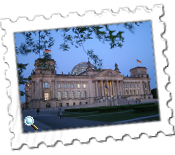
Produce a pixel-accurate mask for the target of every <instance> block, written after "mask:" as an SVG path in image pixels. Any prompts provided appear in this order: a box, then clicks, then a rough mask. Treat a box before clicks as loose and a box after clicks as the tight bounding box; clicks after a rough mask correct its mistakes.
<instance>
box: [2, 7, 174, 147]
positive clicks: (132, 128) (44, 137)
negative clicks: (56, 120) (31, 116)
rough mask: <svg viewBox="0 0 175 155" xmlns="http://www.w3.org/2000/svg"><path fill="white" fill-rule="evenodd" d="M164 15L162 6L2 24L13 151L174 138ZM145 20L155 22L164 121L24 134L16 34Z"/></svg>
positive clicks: (155, 46)
mask: <svg viewBox="0 0 175 155" xmlns="http://www.w3.org/2000/svg"><path fill="white" fill-rule="evenodd" d="M162 14H163V11H162V6H161V5H157V6H155V7H154V8H153V9H151V10H148V9H147V8H146V7H137V9H136V11H135V12H134V13H133V12H131V11H129V9H127V8H122V9H120V11H119V12H117V13H111V12H110V11H109V10H106V11H103V13H102V14H95V13H94V12H90V11H89V12H87V13H86V14H85V15H84V16H83V17H80V16H78V15H77V14H76V13H72V14H69V16H68V17H66V18H63V17H61V16H60V15H53V16H52V17H51V18H50V19H47V20H46V19H44V18H43V17H35V18H34V20H33V21H29V20H27V19H26V18H19V19H18V20H17V21H16V22H11V21H10V20H8V19H4V20H2V29H4V30H5V31H6V34H5V36H4V37H3V44H4V45H5V46H6V47H7V53H6V55H5V60H6V62H7V63H8V64H9V67H10V69H9V70H8V71H7V74H6V77H7V79H9V80H10V82H11V85H10V89H9V90H8V94H9V95H10V98H11V104H10V106H9V113H10V114H11V115H12V116H13V120H12V121H11V123H10V130H11V131H12V132H13V133H14V134H15V136H14V138H13V139H12V148H13V149H16V148H19V147H21V145H22V144H27V145H28V146H29V147H37V146H38V144H39V143H41V142H44V143H45V144H46V145H54V144H55V143H56V142H57V141H58V140H59V141H62V143H63V144H67V143H71V142H72V140H73V139H78V140H79V141H80V142H87V141H89V139H90V138H91V137H95V138H96V139H97V140H98V141H100V140H105V139H106V137H108V136H112V137H113V138H114V139H121V138H122V137H123V136H124V135H126V134H128V135H130V137H131V138H135V137H139V136H140V134H141V133H146V134H147V135H148V136H155V135H156V134H157V132H159V131H162V132H164V134H173V126H172V125H170V124H169V122H168V119H169V118H170V117H171V109H170V108H168V107H167V105H166V104H167V101H168V100H169V99H170V97H169V92H168V91H166V89H165V86H166V84H167V83H168V78H167V75H166V74H165V73H164V72H163V68H164V67H165V66H166V65H167V63H166V58H165V57H164V56H163V54H162V51H163V49H165V41H164V39H162V38H161V34H162V33H163V32H164V25H163V23H162V22H161V21H160V19H159V17H160V16H161V15H162ZM146 20H151V21H152V33H153V43H154V55H155V65H156V75H157V86H158V90H159V91H158V93H159V105H160V117H161V121H157V122H147V123H146V122H145V123H138V124H124V125H112V126H98V127H89V128H87V127H84V128H77V129H65V130H57V131H47V132H35V133H28V134H24V133H23V132H22V131H23V130H22V122H21V117H19V116H20V115H21V113H20V104H19V102H20V100H19V99H20V97H19V87H18V78H17V65H16V55H15V44H14V36H13V33H14V32H22V31H31V30H33V31H34V30H44V29H55V28H66V27H73V26H84V25H89V26H90V25H102V24H111V23H124V22H133V21H146ZM58 21H59V22H58ZM84 133H86V134H84Z"/></svg>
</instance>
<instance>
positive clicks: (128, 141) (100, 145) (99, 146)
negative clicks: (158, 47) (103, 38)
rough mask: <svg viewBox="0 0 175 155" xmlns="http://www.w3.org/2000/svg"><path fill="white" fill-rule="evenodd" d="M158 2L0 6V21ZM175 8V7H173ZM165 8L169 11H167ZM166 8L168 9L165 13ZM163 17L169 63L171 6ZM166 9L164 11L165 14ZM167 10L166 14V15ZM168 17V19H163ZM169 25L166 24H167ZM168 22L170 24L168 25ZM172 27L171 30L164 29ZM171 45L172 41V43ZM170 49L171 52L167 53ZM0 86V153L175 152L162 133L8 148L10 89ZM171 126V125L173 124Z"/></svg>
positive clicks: (4, 84) (173, 138)
mask: <svg viewBox="0 0 175 155" xmlns="http://www.w3.org/2000/svg"><path fill="white" fill-rule="evenodd" d="M156 4H160V3H155V2H151V3H137V2H131V3H129V2H128V3H125V2H124V3H120V2H112V3H110V2H109V3H108V2H89V3H88V2H82V3H79V2H77V3H73V2H55V3H54V2H51V3H50V2H47V3H45V2H43V3H42V2H41V3H40V2H33V3H25V2H22V3H18V2H14V3H8V2H7V3H6V2H4V3H0V19H6V18H9V19H10V20H11V21H16V20H17V19H18V18H19V17H27V18H28V19H33V18H34V17H35V16H40V15H43V16H45V17H47V18H48V17H51V16H52V15H53V14H60V15H61V16H63V17H65V16H68V14H67V13H73V12H77V13H78V14H79V15H84V12H87V11H94V12H95V13H97V14H99V13H101V12H100V11H99V10H111V11H112V12H114V13H116V12H118V11H119V9H121V8H128V9H129V10H130V11H133V10H135V9H136V8H137V6H140V7H144V6H146V8H147V9H151V7H152V6H154V5H156ZM172 5H174V4H172ZM167 8H168V9H167ZM166 9H167V10H166ZM163 10H164V14H163V15H162V16H161V17H160V19H161V20H164V21H168V20H170V21H171V22H165V31H164V33H163V34H162V36H163V37H164V36H165V37H167V36H168V37H167V38H170V39H169V40H168V41H167V48H166V49H165V50H164V54H166V55H167V56H170V55H171V56H170V57H171V58H169V57H168V58H169V59H168V60H173V50H172V49H173V46H174V45H173V41H172V40H173V39H172V38H173V27H172V25H173V20H172V18H173V6H171V4H170V5H169V7H167V6H166V5H164V6H163ZM165 10H166V11H165ZM167 11H168V15H167ZM166 17H168V18H166ZM167 23H168V24H167ZM170 23H171V24H170ZM168 26H169V27H171V28H172V29H170V31H169V30H168V32H171V31H172V32H171V34H170V33H167V27H168ZM4 35H5V30H4V29H2V28H0V53H3V54H4V53H5V52H6V51H7V48H6V47H5V46H4V45H2V37H3V36H4ZM170 40H171V41H172V42H171V41H170ZM169 49H171V50H169ZM0 61H1V63H0V69H1V70H2V71H0V75H2V76H5V72H6V69H7V67H8V64H7V63H5V62H4V56H0ZM168 62H169V64H168V66H167V67H166V68H165V72H166V73H169V74H171V75H170V78H169V79H170V82H171V83H169V84H168V85H167V89H168V90H170V91H172V90H174V89H173V84H174V83H173V76H172V74H173V73H174V72H173V65H172V62H173V61H168ZM174 79H175V78H174ZM0 86H1V87H2V90H1V91H0V121H1V122H0V123H1V124H2V125H4V126H3V127H0V128H1V130H0V151H20V152H23V151H24V152H26V151H27V152H28V151H29V152H33V151H51V152H52V151H54V152H55V151H102V152H103V151H175V148H173V146H174V143H175V136H174V134H172V135H164V133H163V132H158V133H157V135H156V136H151V137H148V136H147V135H146V134H143V133H142V134H140V136H139V137H138V138H131V137H130V136H129V135H124V136H123V137H122V139H113V137H107V138H106V140H104V141H97V140H96V139H95V138H90V139H89V141H88V142H87V143H80V141H79V140H77V139H75V140H73V141H72V143H71V144H63V143H62V142H61V141H57V142H56V143H55V144H54V145H53V146H46V144H45V143H44V142H41V143H40V144H38V146H37V147H32V148H28V146H27V144H23V145H22V146H21V147H20V148H19V149H10V147H11V141H12V138H13V137H14V134H13V133H12V132H10V129H9V127H7V125H9V123H10V120H11V118H12V116H11V115H9V114H8V108H9V103H11V100H10V98H9V97H8V96H7V87H8V86H9V81H8V80H7V79H5V77H4V78H2V79H0ZM171 97H172V99H171V100H170V101H169V102H168V106H169V107H171V108H172V115H173V117H171V118H170V122H171V123H172V124H173V120H174V107H173V105H174V103H173V93H171ZM173 125H174V124H173Z"/></svg>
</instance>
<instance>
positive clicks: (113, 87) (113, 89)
mask: <svg viewBox="0 0 175 155" xmlns="http://www.w3.org/2000/svg"><path fill="white" fill-rule="evenodd" d="M112 91H113V97H114V96H115V86H114V80H112Z"/></svg>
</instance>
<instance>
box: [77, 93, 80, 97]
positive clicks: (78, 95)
mask: <svg viewBox="0 0 175 155" xmlns="http://www.w3.org/2000/svg"><path fill="white" fill-rule="evenodd" d="M77 97H78V99H80V91H78V94H77Z"/></svg>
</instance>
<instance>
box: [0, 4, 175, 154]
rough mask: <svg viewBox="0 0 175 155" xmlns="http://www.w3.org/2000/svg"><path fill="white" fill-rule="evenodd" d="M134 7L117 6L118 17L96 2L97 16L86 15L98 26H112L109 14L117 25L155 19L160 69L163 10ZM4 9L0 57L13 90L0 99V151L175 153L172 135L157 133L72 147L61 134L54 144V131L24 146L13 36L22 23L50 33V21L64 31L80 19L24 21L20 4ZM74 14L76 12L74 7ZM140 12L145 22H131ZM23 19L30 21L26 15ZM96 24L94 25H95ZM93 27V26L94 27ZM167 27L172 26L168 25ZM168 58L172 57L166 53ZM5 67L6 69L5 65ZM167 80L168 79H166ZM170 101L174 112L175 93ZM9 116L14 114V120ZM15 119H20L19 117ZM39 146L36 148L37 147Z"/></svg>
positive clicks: (154, 38)
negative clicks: (174, 96) (101, 7)
mask: <svg viewBox="0 0 175 155" xmlns="http://www.w3.org/2000/svg"><path fill="white" fill-rule="evenodd" d="M67 3H68V2H67ZM71 3H72V2H71ZM109 3H112V2H109ZM116 3H117V2H116ZM134 3H135V2H133V3H130V2H129V3H127V4H124V3H119V2H118V3H117V5H116V11H117V13H116V14H115V10H113V12H110V11H109V8H110V7H109V6H110V4H109V5H108V7H105V8H104V10H101V9H98V8H97V2H94V3H93V11H95V13H96V14H94V13H93V12H88V11H87V13H86V16H89V17H91V16H94V19H95V20H96V22H95V23H98V25H99V24H110V22H111V21H110V22H109V20H108V16H109V14H111V15H110V16H111V18H112V17H113V20H114V17H115V18H116V19H117V20H118V21H117V23H122V21H123V22H132V21H141V20H142V21H143V20H147V19H143V18H145V17H146V18H149V19H152V26H153V27H152V29H153V30H152V31H153V32H152V35H153V44H154V45H153V46H154V50H155V51H154V52H155V53H156V52H157V54H156V58H155V62H156V66H157V64H159V65H160V66H161V63H160V61H159V62H158V58H159V59H161V60H163V59H162V55H161V56H159V55H160V54H159V55H158V52H159V53H160V51H159V49H162V50H163V49H164V47H163V46H164V45H159V44H160V43H159V41H160V42H161V43H162V42H164V40H163V39H161V38H160V35H161V34H158V33H159V30H156V27H155V25H154V24H155V23H158V21H156V20H159V19H156V18H155V17H154V16H156V17H158V16H161V14H157V13H158V12H159V11H160V8H161V7H162V5H160V6H158V5H155V3H149V4H150V5H148V3H143V4H141V6H140V8H138V7H137V9H136V10H134V9H132V7H130V8H129V10H130V11H128V9H127V8H128V7H129V6H133V5H132V4H134ZM28 4H29V5H30V3H28ZM40 5H41V3H39V5H38V6H40ZM72 5H73V6H75V4H73V3H72ZM125 5H126V8H122V7H124V6H125ZM154 5H155V6H154ZM4 6H6V10H5V12H6V11H7V12H8V13H7V16H6V18H2V19H3V20H2V21H1V27H0V52H1V53H0V54H2V56H0V58H1V60H2V61H4V62H8V63H9V67H8V69H7V70H8V71H7V72H6V76H4V77H3V79H4V81H5V83H6V88H7V89H8V86H9V81H8V80H7V79H6V77H7V78H8V79H10V81H11V86H10V87H9V89H8V93H9V94H8V95H9V96H10V97H11V99H10V98H9V97H8V96H7V95H6V94H5V95H6V96H5V95H2V96H0V99H1V100H3V102H0V113H1V115H0V119H4V120H5V121H4V122H5V123H4V124H2V123H1V124H0V125H1V126H0V129H2V130H1V131H0V138H2V140H1V141H0V151H174V150H175V148H173V146H172V144H173V143H174V140H175V138H174V133H173V134H169V135H165V134H164V133H163V132H162V131H158V132H157V131H156V132H157V133H156V136H148V135H147V134H144V133H141V134H140V136H139V137H137V136H136V135H135V134H136V132H135V134H132V137H136V138H131V136H130V135H128V134H123V135H124V136H122V138H121V139H114V138H113V137H112V136H107V135H105V136H107V137H106V140H103V141H97V139H96V138H94V137H92V138H90V139H89V141H88V142H86V143H80V141H79V140H78V139H73V140H72V143H71V144H66V141H63V138H65V137H64V136H63V135H62V134H60V135H59V137H57V138H56V139H61V140H62V141H61V140H58V141H56V140H55V141H54V140H53V139H55V137H54V134H53V133H52V132H53V131H47V133H45V132H42V133H35V137H36V138H37V139H40V138H41V134H42V137H44V138H41V139H42V140H41V141H38V140H37V141H38V142H36V141H35V139H34V135H33V134H34V133H28V136H30V137H31V139H32V141H31V143H32V145H34V146H31V143H30V144H29V143H27V144H25V142H26V141H27V135H26V136H24V135H20V134H21V131H20V129H18V130H17V129H15V128H16V127H17V128H20V126H21V123H20V117H19V115H20V112H19V111H20V105H19V103H20V100H19V98H20V97H19V86H18V81H17V72H16V71H17V66H16V65H15V64H16V59H14V58H15V57H16V55H15V50H14V49H15V47H14V37H12V35H13V33H14V32H17V31H16V30H17V29H18V31H20V30H19V27H18V28H17V26H19V24H21V23H23V22H25V24H27V25H26V28H25V29H26V30H27V29H28V30H29V29H30V31H31V30H38V29H40V27H38V26H39V24H40V23H44V24H45V25H44V26H43V27H45V28H44V29H48V28H49V29H53V28H50V26H49V22H50V21H49V20H51V21H52V22H53V21H54V20H58V19H59V22H61V23H63V24H62V26H61V27H62V28H63V27H64V28H65V27H70V26H71V27H72V26H75V25H74V23H71V24H73V25H70V23H69V21H70V19H77V17H75V16H77V14H76V13H75V12H74V11H70V12H71V13H72V12H73V13H72V14H69V17H67V18H68V19H65V18H62V17H58V15H53V17H52V18H51V19H49V20H46V19H44V18H43V17H39V14H38V12H36V13H35V15H36V17H35V18H36V19H35V20H34V21H27V20H26V19H24V18H23V19H22V18H19V19H18V16H17V15H18V13H19V12H16V8H20V7H19V6H20V3H19V2H14V3H11V5H10V7H9V8H10V9H8V8H7V3H4ZM31 6H32V5H31ZM147 6H149V7H147ZM168 6H171V7H168ZM117 7H118V8H117ZM172 7H173V6H172V4H169V3H168V4H166V5H163V10H165V9H167V10H168V8H170V9H171V10H172ZM14 8H15V9H14ZM121 8H122V9H121ZM145 8H146V9H145ZM64 9H65V8H64ZM64 9H63V12H59V13H62V14H61V15H62V16H65V13H64ZM147 9H149V10H147ZM18 10H19V9H18ZM65 10H66V9H65ZM73 10H75V7H73ZM106 10H107V11H106ZM3 11H4V10H3ZM23 11H26V10H25V9H24V10H23ZM101 11H102V13H101ZM132 11H133V12H132ZM157 11H158V12H157ZM65 12H69V11H67V10H66V11H65ZM138 12H139V13H142V15H143V14H144V15H145V16H144V17H142V19H137V18H135V19H134V18H133V19H134V20H133V19H132V18H130V17H131V16H132V17H135V16H136V15H134V14H137V15H138V14H139V13H138ZM144 12H145V13H144ZM3 13H4V12H3ZM25 13H26V12H25ZM59 13H58V14H59ZM159 13H160V12H159ZM92 14H94V15H92ZM148 14H149V15H148ZM3 15H4V14H3ZM3 15H2V16H3ZM37 15H38V16H37ZM46 15H47V14H46ZM40 16H41V15H40ZM122 16H125V18H126V16H127V19H124V18H123V17H122ZM138 16H139V15H138ZM23 17H28V15H27V13H26V14H25V15H24V16H23ZM121 17H122V18H121ZM166 17H167V16H166V14H165V13H164V14H163V16H161V17H160V19H162V20H165V21H166V19H167V18H168V17H167V18H166ZM32 18H33V16H30V18H28V19H30V20H32ZM45 18H49V16H45ZM78 18H79V19H80V20H81V22H82V23H84V22H86V21H85V19H84V18H85V17H82V18H81V17H78ZM102 18H103V19H105V22H104V21H103V19H102ZM9 19H11V21H12V22H14V21H16V20H17V19H18V21H17V22H16V23H12V22H11V21H10V20H9ZM153 19H154V20H155V21H154V20H153ZM25 20H26V21H25ZM119 20H120V21H119ZM126 20H127V21H126ZM160 22H161V21H160ZM31 23H32V24H31ZM77 23H78V20H77ZM86 23H87V22H86ZM95 23H94V24H93V25H95ZM113 23H114V21H113ZM79 24H80V22H79V23H78V25H79ZM111 24H112V23H111ZM57 25H58V24H56V25H55V26H56V27H57ZM85 25H88V24H85ZM90 25H92V23H91V24H90ZM158 25H159V26H160V25H161V24H160V23H159V24H158ZM80 26H83V24H80ZM167 26H169V25H168V21H167ZM34 27H35V28H34ZM56 27H55V28H56ZM61 27H59V28H61ZM160 27H161V26H160ZM3 28H4V29H5V30H6V35H5V31H4V29H3ZM12 28H13V29H12ZM161 28H162V30H163V24H162V27H161ZM42 29H43V28H42ZM164 32H165V33H163V34H164V35H165V38H167V39H169V35H170V33H169V34H167V33H166V27H165V31H164ZM170 32H172V31H170ZM157 35H159V38H157ZM164 35H162V36H164ZM1 37H3V42H2V39H1ZM170 39H171V38H170ZM168 41H169V40H168ZM8 42H9V43H12V44H13V45H12V44H9V43H8ZM170 43H171V42H170ZM3 45H6V46H7V48H8V52H7V53H6V51H7V48H6V47H5V46H3ZM159 46H160V47H159ZM166 51H168V48H167V50H166ZM4 53H6V56H5V60H4ZM165 54H166V55H167V54H169V53H168V52H166V53H165ZM168 56H169V55H168ZM11 57H13V58H11ZM168 58H169V59H170V60H171V59H172V58H171V56H170V57H168ZM163 61H164V60H163ZM162 64H163V62H162ZM3 66H5V65H3ZM6 66H7V65H6ZM172 66H173V61H170V65H168V69H165V72H166V73H169V74H171V75H172V69H171V67H172ZM162 68H163V67H162ZM162 68H161V67H160V68H156V73H157V75H161V76H163V74H162ZM160 72H161V74H159V73H160ZM157 78H158V80H157V81H159V82H157V83H159V85H158V87H159V86H160V81H161V80H160V79H159V77H157ZM164 78H166V77H165V76H164ZM169 79H170V81H171V82H172V81H173V78H172V76H171V78H169ZM164 85H165V84H164ZM168 86H169V87H168ZM168 86H167V88H168V90H170V91H172V87H173V82H172V83H171V84H170V85H168ZM171 86H172V87H171ZM1 87H2V86H1ZM161 88H162V84H161ZM161 88H159V89H161ZM159 89H158V90H159ZM14 92H18V93H17V94H15V93H14ZM163 93H165V91H164V90H162V89H161V91H160V92H159V96H160V98H159V106H160V107H161V113H162V109H163V110H164V111H166V112H167V111H168V110H167V109H168V108H167V109H164V107H165V105H163V104H164V98H163V97H162V95H164V97H165V98H167V96H168V95H167V94H163ZM160 94H161V95H160ZM171 97H172V98H171V100H170V101H171V102H170V103H169V102H168V103H169V104H168V105H169V107H171V110H173V111H174V107H173V93H171ZM160 100H161V102H160ZM10 102H11V104H9V103H10ZM15 108H16V109H15ZM14 109H15V110H14ZM4 111H5V112H4ZM10 114H12V116H11V115H10ZM166 114H167V113H166ZM16 116H18V117H16ZM161 119H163V120H164V121H166V120H167V122H168V118H166V120H165V119H164V118H161ZM174 120H175V118H174V115H172V117H171V118H170V120H169V121H170V122H169V123H171V124H172V125H175V124H174V122H175V121H174ZM10 122H11V123H10ZM7 126H8V127H7ZM121 126H129V125H128V124H127V125H121ZM130 126H133V125H132V124H131V125H130ZM137 126H138V125H137ZM142 126H143V127H142V128H140V129H141V130H142V131H144V130H145V129H144V127H145V126H146V123H145V124H144V125H142ZM152 126H153V124H152ZM101 128H103V129H105V128H106V129H109V127H108V126H103V127H95V129H94V128H88V130H89V132H90V133H92V134H93V132H94V131H95V130H97V129H101ZM110 128H116V125H115V126H110ZM118 128H120V127H118ZM126 128H127V127H126ZM66 130H67V129H66ZM68 130H69V131H66V132H70V133H72V134H73V133H74V132H75V131H78V130H79V129H68ZM81 130H84V132H87V130H86V129H85V128H81ZM101 130H102V129H101ZM11 131H12V132H11ZM13 132H14V134H13ZM54 132H55V133H56V132H57V133H58V132H65V131H62V130H59V131H54ZM128 132H129V131H128ZM166 132H167V131H166ZM168 132H169V133H171V132H172V131H170V130H168ZM66 134H67V133H66ZM108 134H109V133H108ZM120 134H121V133H120ZM137 134H138V133H137ZM148 134H150V133H148ZM44 135H45V136H44ZM48 135H49V136H48ZM50 135H51V136H50ZM116 135H117V136H118V134H116ZM102 137H104V136H102ZM21 138H22V139H23V140H24V141H23V142H22V143H21V144H20V146H19V148H17V147H14V145H13V143H17V142H18V141H19V143H20V142H21ZM78 138H79V137H78ZM104 139H105V138H104ZM47 140H49V141H50V142H51V143H50V144H47V143H48V142H47ZM43 141H44V142H43ZM52 141H53V142H52ZM36 144H37V146H36ZM18 145H19V144H18Z"/></svg>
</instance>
